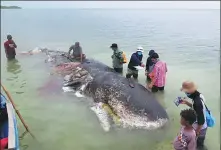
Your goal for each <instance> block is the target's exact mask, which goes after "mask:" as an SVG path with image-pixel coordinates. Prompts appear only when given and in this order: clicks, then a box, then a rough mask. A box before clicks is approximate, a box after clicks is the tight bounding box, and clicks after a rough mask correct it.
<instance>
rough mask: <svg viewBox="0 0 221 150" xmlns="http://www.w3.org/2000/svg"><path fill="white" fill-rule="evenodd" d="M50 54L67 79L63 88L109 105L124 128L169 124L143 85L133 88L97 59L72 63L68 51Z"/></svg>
mask: <svg viewBox="0 0 221 150" xmlns="http://www.w3.org/2000/svg"><path fill="white" fill-rule="evenodd" d="M47 55H48V56H49V57H53V58H54V59H53V61H52V62H51V63H52V64H53V65H54V66H55V72H57V73H58V74H61V75H62V76H64V87H66V88H67V87H68V88H71V89H74V90H75V91H80V92H81V94H83V95H86V96H88V97H92V98H93V100H94V102H95V103H99V104H104V105H105V106H108V108H109V109H110V110H111V111H112V114H114V116H117V117H118V118H119V122H120V123H119V124H120V125H121V126H123V127H132V128H142V129H158V128H161V127H163V126H165V124H167V122H168V115H167V112H166V111H165V109H164V108H163V107H162V106H161V105H160V104H159V103H158V101H157V100H156V99H155V97H154V96H153V94H152V93H151V92H150V91H148V90H147V89H146V88H145V87H144V86H143V85H141V84H139V83H136V82H134V88H131V87H130V86H129V85H128V80H127V79H126V78H125V77H123V76H121V75H120V74H118V73H116V72H115V71H114V70H113V69H112V68H110V67H108V66H107V65H105V64H103V63H101V62H99V61H96V60H94V59H85V60H84V61H83V62H82V63H79V62H74V60H70V59H69V58H68V57H67V53H65V52H59V51H50V52H47ZM104 105H103V106H104Z"/></svg>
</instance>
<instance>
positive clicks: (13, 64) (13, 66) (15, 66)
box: [7, 59, 22, 75]
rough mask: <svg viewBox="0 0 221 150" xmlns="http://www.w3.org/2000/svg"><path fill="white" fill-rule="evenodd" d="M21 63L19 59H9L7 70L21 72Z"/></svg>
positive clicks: (15, 72)
mask: <svg viewBox="0 0 221 150" xmlns="http://www.w3.org/2000/svg"><path fill="white" fill-rule="evenodd" d="M21 71H22V70H21V65H20V64H19V61H18V60H17V59H12V60H7V72H9V73H12V74H15V75H16V74H19V73H20V72H21Z"/></svg>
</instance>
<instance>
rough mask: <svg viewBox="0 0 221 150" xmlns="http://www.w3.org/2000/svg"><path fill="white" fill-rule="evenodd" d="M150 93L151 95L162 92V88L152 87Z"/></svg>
mask: <svg viewBox="0 0 221 150" xmlns="http://www.w3.org/2000/svg"><path fill="white" fill-rule="evenodd" d="M151 91H152V92H153V93H155V92H158V91H164V86H163V87H157V86H155V85H154V86H153V87H152V89H151Z"/></svg>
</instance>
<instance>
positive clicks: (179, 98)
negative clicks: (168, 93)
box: [174, 97, 183, 106]
mask: <svg viewBox="0 0 221 150" xmlns="http://www.w3.org/2000/svg"><path fill="white" fill-rule="evenodd" d="M182 101H183V100H182V97H177V98H176V99H175V100H174V104H175V105H176V106H179V105H180V104H181V103H182Z"/></svg>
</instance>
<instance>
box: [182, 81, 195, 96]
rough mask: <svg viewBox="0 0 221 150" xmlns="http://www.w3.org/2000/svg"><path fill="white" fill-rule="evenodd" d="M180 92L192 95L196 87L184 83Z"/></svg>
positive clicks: (192, 83) (189, 82)
mask: <svg viewBox="0 0 221 150" xmlns="http://www.w3.org/2000/svg"><path fill="white" fill-rule="evenodd" d="M180 90H181V91H183V92H186V93H193V92H195V91H196V90H197V86H196V85H195V83H194V82H192V81H184V82H183V83H182V87H181V89H180Z"/></svg>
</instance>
